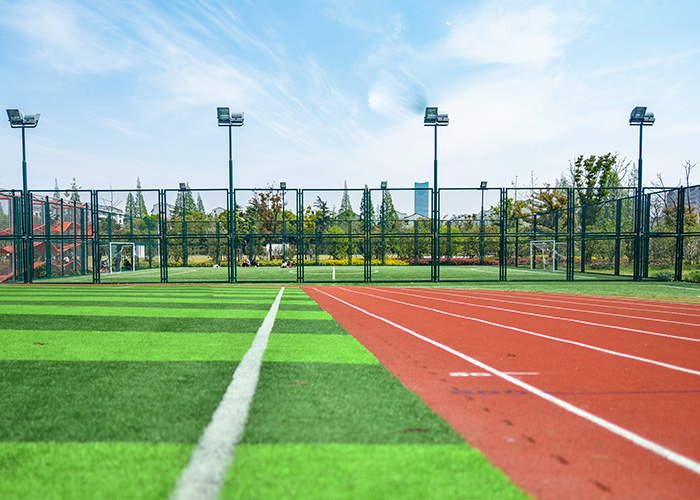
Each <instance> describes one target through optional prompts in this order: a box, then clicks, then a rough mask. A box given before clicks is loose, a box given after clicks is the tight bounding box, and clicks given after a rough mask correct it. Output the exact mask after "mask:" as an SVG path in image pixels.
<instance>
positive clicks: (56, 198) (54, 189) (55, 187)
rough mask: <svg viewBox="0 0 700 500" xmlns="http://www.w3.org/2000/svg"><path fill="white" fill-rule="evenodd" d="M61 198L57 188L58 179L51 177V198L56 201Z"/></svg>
mask: <svg viewBox="0 0 700 500" xmlns="http://www.w3.org/2000/svg"><path fill="white" fill-rule="evenodd" d="M60 199H61V191H60V190H59V189H58V179H56V178H55V177H54V179H53V200H54V201H58V200H60Z"/></svg>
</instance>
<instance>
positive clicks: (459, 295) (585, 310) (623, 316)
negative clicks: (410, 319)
mask: <svg viewBox="0 0 700 500" xmlns="http://www.w3.org/2000/svg"><path fill="white" fill-rule="evenodd" d="M430 291H431V292H433V293H438V294H442V295H449V296H450V297H461V298H463V299H465V300H466V299H477V300H490V301H492V302H506V303H508V304H520V305H524V306H528V307H544V308H547V309H557V310H560V311H567V312H577V313H586V314H598V315H601V316H611V317H613V318H624V319H640V320H644V321H655V322H658V323H673V324H674V325H682V326H694V327H697V328H700V323H686V322H683V321H674V320H670V319H658V318H648V317H646V316H631V315H628V314H616V313H612V312H604V311H596V310H592V309H576V308H571V307H562V306H552V305H547V304H538V303H537V302H521V301H517V300H511V299H508V300H506V299H499V298H496V297H488V296H483V295H478V294H472V295H461V294H455V293H449V292H439V291H437V290H430ZM550 302H551V301H550ZM572 303H574V304H577V305H581V306H588V307H614V306H609V305H608V306H604V305H600V304H591V303H589V304H586V303H579V302H572ZM473 305H476V304H473ZM484 307H487V306H484ZM621 309H622V308H621ZM624 309H630V308H624ZM645 310H646V311H648V312H659V313H664V314H677V315H683V316H692V317H695V318H697V317H698V315H697V314H687V313H679V312H671V311H664V310H658V311H655V310H653V309H645Z"/></svg>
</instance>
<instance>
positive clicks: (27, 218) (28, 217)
mask: <svg viewBox="0 0 700 500" xmlns="http://www.w3.org/2000/svg"><path fill="white" fill-rule="evenodd" d="M39 116H40V115H39V114H38V113H37V114H34V115H26V116H22V113H20V111H19V110H18V109H8V110H7V118H8V119H9V120H10V127H11V128H21V129H22V203H23V205H24V238H23V239H24V252H23V254H24V282H25V283H31V282H32V262H31V260H32V252H31V242H30V239H29V232H30V230H31V227H32V207H31V200H30V197H29V190H28V188H27V149H26V141H25V133H24V129H25V128H35V127H36V126H37V125H38V123H39ZM49 264H50V263H47V265H49Z"/></svg>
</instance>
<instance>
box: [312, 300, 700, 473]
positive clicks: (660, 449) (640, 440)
mask: <svg viewBox="0 0 700 500" xmlns="http://www.w3.org/2000/svg"><path fill="white" fill-rule="evenodd" d="M314 290H316V291H318V292H320V293H322V294H324V295H327V296H328V297H330V298H332V299H335V300H337V301H338V302H341V303H343V304H345V305H347V306H349V307H352V308H353V309H356V310H358V311H360V312H362V313H364V314H366V315H368V316H370V317H373V318H375V319H378V320H379V321H383V322H384V323H387V324H389V325H391V326H393V327H395V328H398V329H399V330H402V331H404V332H406V333H408V334H409V335H412V336H414V337H416V338H418V339H420V340H422V341H424V342H427V343H428V344H431V345H433V346H435V347H437V348H439V349H442V350H443V351H446V352H449V353H450V354H453V355H455V356H457V357H458V358H461V359H463V360H465V361H467V362H468V363H471V364H473V365H475V366H478V367H479V368H481V369H483V370H486V371H487V372H489V373H491V374H493V375H495V376H497V377H500V378H502V379H503V380H506V381H507V382H510V383H511V384H514V385H516V386H518V387H520V388H522V389H524V390H526V391H527V392H529V393H531V394H534V395H535V396H539V397H540V398H542V399H544V400H546V401H548V402H550V403H552V404H554V405H556V406H558V407H560V408H562V409H564V410H566V411H568V412H570V413H573V414H574V415H577V416H579V417H581V418H583V419H585V420H588V421H589V422H591V423H593V424H595V425H598V426H600V427H602V428H604V429H606V430H608V431H610V432H612V433H613V434H615V435H617V436H620V437H622V438H624V439H627V440H628V441H631V442H632V443H634V444H636V445H637V446H640V447H642V448H644V449H646V450H649V451H651V452H652V453H655V454H657V455H659V456H660V457H663V458H665V459H667V460H670V461H671V462H673V463H675V464H677V465H680V466H681V467H684V468H686V469H688V470H690V471H692V472H694V473H696V474H700V463H699V462H696V461H695V460H693V459H691V458H688V457H686V456H684V455H681V454H680V453H676V452H675V451H673V450H670V449H668V448H666V447H664V446H662V445H660V444H657V443H655V442H653V441H651V440H649V439H647V438H645V437H642V436H640V435H639V434H636V433H634V432H632V431H629V430H627V429H625V428H623V427H620V426H619V425H617V424H614V423H612V422H609V421H607V420H605V419H603V418H601V417H598V416H596V415H594V414H592V413H590V412H587V411H586V410H582V409H581V408H579V407H577V406H574V405H572V404H571V403H568V402H566V401H564V400H563V399H559V398H557V397H555V396H552V395H551V394H547V393H546V392H544V391H543V390H541V389H538V388H537V387H535V386H533V385H530V384H528V383H526V382H523V381H522V380H519V379H517V378H515V377H512V376H510V375H508V374H507V373H505V372H501V371H499V370H497V369H496V368H493V367H492V366H490V365H487V364H486V363H482V362H481V361H479V360H477V359H475V358H472V357H471V356H468V355H466V354H464V353H462V352H459V351H457V350H456V349H452V348H451V347H449V346H446V345H444V344H441V343H440V342H437V341H435V340H433V339H431V338H428V337H425V336H423V335H421V334H419V333H416V332H414V331H413V330H410V329H408V328H406V327H405V326H401V325H399V324H397V323H394V322H393V321H391V320H388V319H386V318H383V317H381V316H378V315H376V314H373V313H371V312H369V311H366V310H364V309H362V308H360V307H358V306H356V305H354V304H350V303H349V302H346V301H344V300H342V299H339V298H337V297H334V296H333V295H331V294H329V293H326V292H324V291H322V290H319V289H318V288H315V289H314Z"/></svg>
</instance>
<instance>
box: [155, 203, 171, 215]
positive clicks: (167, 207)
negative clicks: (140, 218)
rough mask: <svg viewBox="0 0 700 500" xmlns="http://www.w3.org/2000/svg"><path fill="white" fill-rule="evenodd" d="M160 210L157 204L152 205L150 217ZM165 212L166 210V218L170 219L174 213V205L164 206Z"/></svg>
mask: <svg viewBox="0 0 700 500" xmlns="http://www.w3.org/2000/svg"><path fill="white" fill-rule="evenodd" d="M159 210H160V207H159V206H158V203H155V204H153V207H152V208H151V215H156V214H157V213H158V212H159ZM166 210H167V212H168V213H167V216H168V217H172V216H173V213H174V212H175V205H171V204H170V203H168V204H167V205H166Z"/></svg>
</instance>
